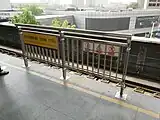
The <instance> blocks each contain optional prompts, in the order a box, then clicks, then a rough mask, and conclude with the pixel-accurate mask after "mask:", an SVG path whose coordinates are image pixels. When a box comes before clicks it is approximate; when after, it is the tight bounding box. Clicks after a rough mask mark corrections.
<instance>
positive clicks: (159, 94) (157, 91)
mask: <svg viewBox="0 0 160 120" xmlns="http://www.w3.org/2000/svg"><path fill="white" fill-rule="evenodd" d="M0 52H2V53H4V54H8V55H13V56H15V57H22V56H23V54H22V52H21V50H17V49H13V48H9V47H4V46H0ZM31 60H32V59H31ZM111 82H115V83H117V84H118V81H111ZM125 83H126V86H128V87H131V88H133V89H134V91H135V92H139V93H142V94H143V93H145V92H149V93H151V94H152V96H154V97H156V98H159V99H160V87H158V86H157V87H155V86H152V83H151V84H150V85H148V84H145V83H139V82H136V81H133V80H132V81H131V80H130V79H126V81H125Z"/></svg>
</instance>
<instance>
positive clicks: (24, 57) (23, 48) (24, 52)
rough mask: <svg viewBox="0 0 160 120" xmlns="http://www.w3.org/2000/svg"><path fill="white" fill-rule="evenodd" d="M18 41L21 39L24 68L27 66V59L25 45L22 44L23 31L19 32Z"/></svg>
mask: <svg viewBox="0 0 160 120" xmlns="http://www.w3.org/2000/svg"><path fill="white" fill-rule="evenodd" d="M19 35H20V41H21V47H22V54H23V60H24V65H25V67H26V68H28V67H29V66H28V60H27V56H26V51H25V45H24V40H23V33H22V32H20V33H19Z"/></svg>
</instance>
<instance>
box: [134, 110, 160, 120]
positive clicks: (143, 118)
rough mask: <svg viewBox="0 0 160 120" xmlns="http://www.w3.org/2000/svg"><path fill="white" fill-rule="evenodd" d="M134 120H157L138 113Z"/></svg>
mask: <svg viewBox="0 0 160 120" xmlns="http://www.w3.org/2000/svg"><path fill="white" fill-rule="evenodd" d="M135 120H158V119H157V118H153V117H151V116H148V115H146V114H144V113H140V112H138V113H137V115H136V119H135Z"/></svg>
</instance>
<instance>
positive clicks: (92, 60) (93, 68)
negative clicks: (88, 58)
mask: <svg viewBox="0 0 160 120" xmlns="http://www.w3.org/2000/svg"><path fill="white" fill-rule="evenodd" d="M94 48H95V43H94V42H93V49H92V74H93V73H94Z"/></svg>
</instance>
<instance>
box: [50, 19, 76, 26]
mask: <svg viewBox="0 0 160 120" xmlns="http://www.w3.org/2000/svg"><path fill="white" fill-rule="evenodd" d="M52 26H53V27H62V28H76V25H71V24H70V23H69V22H68V21H67V20H64V21H61V20H59V19H58V18H55V19H54V20H53V21H52Z"/></svg>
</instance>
